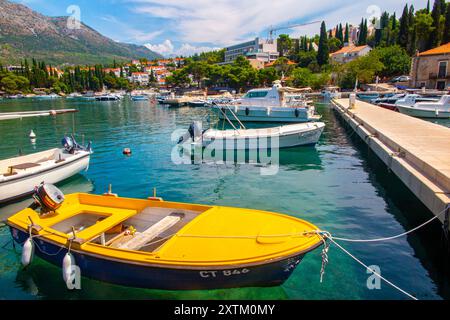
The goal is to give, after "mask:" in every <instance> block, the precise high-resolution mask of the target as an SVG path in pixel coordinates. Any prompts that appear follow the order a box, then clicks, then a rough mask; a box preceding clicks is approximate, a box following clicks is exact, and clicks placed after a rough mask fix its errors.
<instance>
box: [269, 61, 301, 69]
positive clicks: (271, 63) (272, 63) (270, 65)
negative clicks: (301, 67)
mask: <svg viewBox="0 0 450 320" xmlns="http://www.w3.org/2000/svg"><path fill="white" fill-rule="evenodd" d="M275 62H277V61H276V60H275V61H272V62H269V63H266V64H265V67H272V66H273V65H274V64H275ZM287 64H288V65H292V66H293V65H294V64H296V63H295V62H294V61H291V60H288V62H287Z"/></svg>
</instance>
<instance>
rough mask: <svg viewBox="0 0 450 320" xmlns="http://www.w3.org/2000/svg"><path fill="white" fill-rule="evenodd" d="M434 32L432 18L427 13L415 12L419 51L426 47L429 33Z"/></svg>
mask: <svg viewBox="0 0 450 320" xmlns="http://www.w3.org/2000/svg"><path fill="white" fill-rule="evenodd" d="M433 32H434V27H433V18H432V17H431V15H430V14H427V13H417V14H416V36H417V46H418V49H419V51H425V50H426V49H427V48H428V43H429V37H430V34H432V33H433Z"/></svg>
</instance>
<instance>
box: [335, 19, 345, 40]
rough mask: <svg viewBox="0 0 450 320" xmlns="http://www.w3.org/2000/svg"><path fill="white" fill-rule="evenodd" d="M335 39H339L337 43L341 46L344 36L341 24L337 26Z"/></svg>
mask: <svg viewBox="0 0 450 320" xmlns="http://www.w3.org/2000/svg"><path fill="white" fill-rule="evenodd" d="M336 38H337V39H339V41H340V42H341V44H343V43H344V34H343V30H342V23H340V24H339V27H338V30H337V35H336Z"/></svg>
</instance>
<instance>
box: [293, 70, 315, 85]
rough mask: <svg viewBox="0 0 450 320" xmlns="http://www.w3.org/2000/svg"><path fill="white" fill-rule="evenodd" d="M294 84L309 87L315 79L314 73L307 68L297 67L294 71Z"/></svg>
mask: <svg viewBox="0 0 450 320" xmlns="http://www.w3.org/2000/svg"><path fill="white" fill-rule="evenodd" d="M291 77H292V84H293V85H294V86H296V87H309V86H310V85H311V84H312V82H313V79H314V75H313V73H312V72H311V71H310V70H309V69H307V68H296V69H294V71H292V76H291Z"/></svg>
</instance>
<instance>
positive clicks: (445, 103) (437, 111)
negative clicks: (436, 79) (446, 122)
mask: <svg viewBox="0 0 450 320" xmlns="http://www.w3.org/2000/svg"><path fill="white" fill-rule="evenodd" d="M408 96H409V95H408ZM408 96H407V98H408ZM396 107H397V109H398V110H399V111H400V112H401V113H403V114H407V115H409V116H413V117H418V118H443V119H448V118H450V95H444V96H442V97H441V99H440V100H439V101H425V102H424V101H420V102H415V103H414V104H406V103H405V104H402V103H401V101H400V100H399V101H397V103H396Z"/></svg>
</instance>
